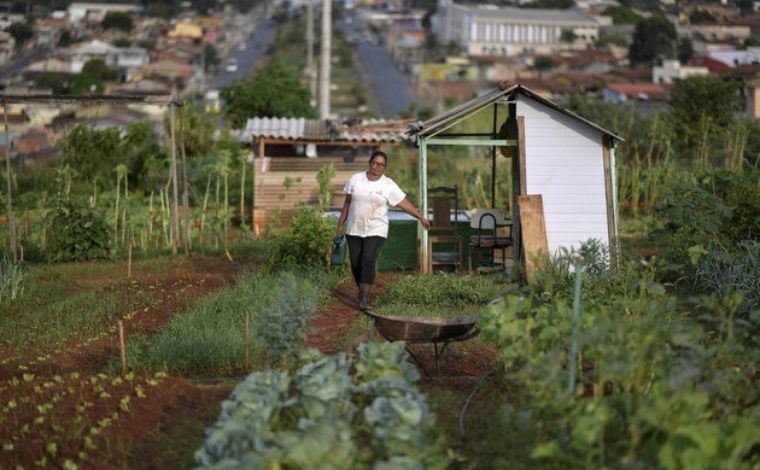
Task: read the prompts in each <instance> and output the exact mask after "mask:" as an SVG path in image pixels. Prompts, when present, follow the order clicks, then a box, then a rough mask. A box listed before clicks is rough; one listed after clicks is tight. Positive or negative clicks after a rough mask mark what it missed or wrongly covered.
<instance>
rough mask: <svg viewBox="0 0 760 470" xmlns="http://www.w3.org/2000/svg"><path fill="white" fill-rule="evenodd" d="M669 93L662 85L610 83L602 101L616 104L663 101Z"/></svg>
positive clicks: (603, 91)
mask: <svg viewBox="0 0 760 470" xmlns="http://www.w3.org/2000/svg"><path fill="white" fill-rule="evenodd" d="M667 93H668V89H667V88H666V87H665V85H662V84H660V83H648V82H638V83H610V84H608V85H607V86H606V87H605V88H604V89H603V90H602V100H603V101H604V102H605V103H614V104H622V103H628V102H636V101H662V100H664V99H665V98H666V97H667Z"/></svg>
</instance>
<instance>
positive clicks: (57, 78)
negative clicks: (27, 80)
mask: <svg viewBox="0 0 760 470" xmlns="http://www.w3.org/2000/svg"><path fill="white" fill-rule="evenodd" d="M32 81H34V86H36V87H38V88H50V89H51V90H52V91H53V93H56V94H61V95H64V94H67V93H68V92H69V86H70V83H69V74H66V73H58V72H42V73H39V74H35V76H34V78H33V79H32Z"/></svg>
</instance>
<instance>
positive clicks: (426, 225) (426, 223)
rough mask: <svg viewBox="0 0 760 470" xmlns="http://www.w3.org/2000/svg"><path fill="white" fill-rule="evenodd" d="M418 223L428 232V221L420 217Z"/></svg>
mask: <svg viewBox="0 0 760 470" xmlns="http://www.w3.org/2000/svg"><path fill="white" fill-rule="evenodd" d="M420 223H421V224H422V226H423V227H424V228H425V230H429V229H430V222H428V219H426V218H424V217H420Z"/></svg>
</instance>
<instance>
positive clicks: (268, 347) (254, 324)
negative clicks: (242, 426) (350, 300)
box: [128, 272, 326, 374]
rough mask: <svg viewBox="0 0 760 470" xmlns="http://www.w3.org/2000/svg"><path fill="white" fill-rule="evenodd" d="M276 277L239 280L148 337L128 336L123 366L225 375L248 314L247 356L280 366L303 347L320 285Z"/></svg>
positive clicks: (239, 356)
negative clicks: (248, 351)
mask: <svg viewBox="0 0 760 470" xmlns="http://www.w3.org/2000/svg"><path fill="white" fill-rule="evenodd" d="M319 282H321V283H323V284H320V283H318V279H317V278H316V276H308V275H305V274H294V273H289V272H282V273H277V274H272V273H269V274H249V275H245V276H243V277H242V278H240V280H239V281H238V282H237V284H236V285H235V286H233V287H230V288H227V289H222V290H220V291H217V292H214V293H213V294H211V295H209V296H208V297H206V298H204V299H203V300H202V301H201V302H200V303H198V304H197V305H196V306H195V307H194V308H193V309H192V310H191V311H190V312H188V313H186V314H184V315H180V316H177V317H175V318H174V319H173V320H172V321H171V322H170V323H169V324H168V325H166V326H165V327H164V328H163V329H162V331H161V332H160V333H159V334H157V335H153V336H151V337H146V336H144V335H132V336H130V337H129V348H128V351H129V354H130V358H129V363H130V364H134V365H135V367H141V368H150V369H168V370H171V371H175V372H182V373H210V374H219V373H231V372H235V371H238V370H239V369H240V368H241V367H242V364H243V355H244V351H245V348H244V343H243V330H244V325H245V315H246V312H247V313H249V315H250V322H251V323H250V338H251V344H250V347H251V350H250V352H251V354H252V357H254V358H258V359H259V360H258V363H259V364H264V363H266V362H268V361H271V362H272V363H281V362H282V361H286V360H287V359H288V357H289V356H292V355H293V354H294V353H295V352H296V351H298V350H299V349H300V348H302V347H303V341H304V338H305V335H306V321H307V320H308V319H309V318H310V317H311V316H313V315H314V313H315V311H316V307H317V302H318V300H319V294H320V291H321V289H323V288H325V287H326V286H325V284H324V283H325V280H324V279H323V280H321V281H319Z"/></svg>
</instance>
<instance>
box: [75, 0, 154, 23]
mask: <svg viewBox="0 0 760 470" xmlns="http://www.w3.org/2000/svg"><path fill="white" fill-rule="evenodd" d="M67 11H68V14H69V21H71V23H72V24H75V23H79V22H80V21H82V20H90V21H94V22H96V23H100V22H101V21H103V19H104V18H105V17H106V15H107V14H108V13H116V12H118V13H140V12H142V7H141V6H140V5H130V4H128V3H85V2H74V3H72V4H71V5H69V8H68V10H67Z"/></svg>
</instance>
